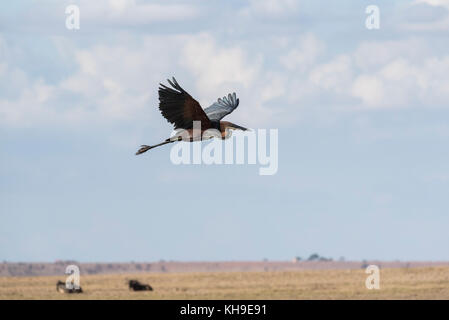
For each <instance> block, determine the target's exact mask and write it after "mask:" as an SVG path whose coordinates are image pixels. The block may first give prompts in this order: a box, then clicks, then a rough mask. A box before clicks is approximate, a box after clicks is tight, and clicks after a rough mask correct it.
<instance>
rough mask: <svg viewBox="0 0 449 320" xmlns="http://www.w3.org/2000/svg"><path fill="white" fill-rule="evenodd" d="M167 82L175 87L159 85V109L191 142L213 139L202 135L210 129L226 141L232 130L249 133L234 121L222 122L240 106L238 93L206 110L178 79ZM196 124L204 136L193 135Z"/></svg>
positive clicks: (169, 141) (177, 139) (179, 139)
mask: <svg viewBox="0 0 449 320" xmlns="http://www.w3.org/2000/svg"><path fill="white" fill-rule="evenodd" d="M167 81H168V83H169V84H170V85H171V86H172V87H173V88H169V87H167V86H165V85H163V84H162V83H161V84H160V87H159V110H160V111H161V113H162V115H163V116H164V118H165V119H167V121H168V122H170V123H172V124H173V125H174V127H175V129H184V130H186V131H187V132H188V134H189V139H188V141H190V142H192V141H197V140H203V139H210V138H211V136H207V135H204V136H203V133H204V132H205V131H206V130H209V129H216V130H218V131H219V132H220V134H221V139H226V138H228V137H229V136H230V131H229V130H243V131H245V130H248V129H247V128H244V127H241V126H238V125H236V124H234V123H232V122H229V121H221V119H223V118H224V117H225V116H227V115H228V114H230V113H231V112H232V111H234V110H235V108H237V106H238V105H239V99H237V97H236V95H235V92H234V93H233V94H228V96H227V97H223V98H219V99H218V100H217V101H216V102H214V103H213V104H212V105H210V106H209V107H207V108H206V109H204V110H203V108H202V107H201V106H200V104H199V103H198V101H196V100H195V99H193V98H192V96H191V95H190V94H188V93H187V91H185V90H184V89H183V88H181V86H180V85H179V84H178V82H177V81H176V79H175V78H173V81H170V80H169V79H168V80H167ZM194 121H200V122H201V127H200V129H201V130H200V133H201V136H198V137H195V136H194V130H193V129H194V126H193V122H194ZM206 136H207V137H206ZM181 140H183V137H182V136H179V135H175V136H173V137H171V138H168V139H166V140H165V141H163V142H161V143H159V144H155V145H152V146H147V145H142V146H141V147H140V149H139V150H138V151H137V152H136V155H138V154H141V153H144V152H147V151H148V150H150V149H153V148H155V147H159V146H162V145H164V144H167V143H172V142H176V141H181Z"/></svg>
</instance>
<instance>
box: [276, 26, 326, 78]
mask: <svg viewBox="0 0 449 320" xmlns="http://www.w3.org/2000/svg"><path fill="white" fill-rule="evenodd" d="M298 42H299V45H298V46H297V47H295V48H293V49H290V50H289V51H288V52H287V54H285V55H282V56H281V57H280V62H281V64H282V65H283V66H285V67H286V68H287V69H289V70H297V71H300V72H304V71H305V70H307V69H308V68H310V67H311V66H312V65H313V64H314V63H315V62H316V59H317V58H318V57H319V56H320V55H321V54H322V53H323V52H324V49H325V45H324V43H323V42H322V41H320V40H319V39H318V38H317V37H315V35H313V34H311V33H308V34H305V35H303V36H301V37H299V41H298Z"/></svg>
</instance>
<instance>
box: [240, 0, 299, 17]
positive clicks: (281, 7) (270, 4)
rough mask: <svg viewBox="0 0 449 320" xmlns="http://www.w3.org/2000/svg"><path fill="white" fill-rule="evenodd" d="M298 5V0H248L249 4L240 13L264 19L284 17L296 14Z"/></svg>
mask: <svg viewBox="0 0 449 320" xmlns="http://www.w3.org/2000/svg"><path fill="white" fill-rule="evenodd" d="M299 5H300V1H299V0H250V1H249V5H248V6H247V7H245V8H244V9H242V10H241V12H240V14H241V15H242V16H246V17H251V16H254V17H261V18H266V19H278V18H285V17H288V16H292V15H294V14H297V13H298V11H299V8H300V6H299Z"/></svg>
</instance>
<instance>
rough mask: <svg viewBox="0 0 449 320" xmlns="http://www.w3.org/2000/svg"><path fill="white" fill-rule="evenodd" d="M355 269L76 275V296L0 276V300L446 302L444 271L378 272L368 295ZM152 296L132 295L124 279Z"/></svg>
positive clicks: (448, 280)
mask: <svg viewBox="0 0 449 320" xmlns="http://www.w3.org/2000/svg"><path fill="white" fill-rule="evenodd" d="M367 276H368V274H366V273H365V272H364V270H363V269H359V270H302V271H274V272H271V271H269V272H198V273H193V272H192V273H190V272H189V273H139V274H115V275H85V276H83V275H82V276H81V287H82V288H83V290H84V293H82V294H71V295H69V294H61V293H58V292H56V282H57V280H63V281H64V280H65V279H64V277H57V276H51V277H47V276H38V277H0V299H449V267H429V268H391V269H382V270H381V271H380V289H379V290H374V289H373V290H368V289H367V288H366V287H365V280H366V278H367ZM129 279H138V280H139V281H141V282H144V283H149V284H150V285H151V286H152V287H153V288H154V291H150V292H132V291H129V290H128V286H127V280H129Z"/></svg>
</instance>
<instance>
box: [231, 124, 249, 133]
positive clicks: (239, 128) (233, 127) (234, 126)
mask: <svg viewBox="0 0 449 320" xmlns="http://www.w3.org/2000/svg"><path fill="white" fill-rule="evenodd" d="M231 129H236V130H242V131H246V130H248V129H247V128H245V127H241V126H238V125H236V124H232V126H231Z"/></svg>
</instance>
